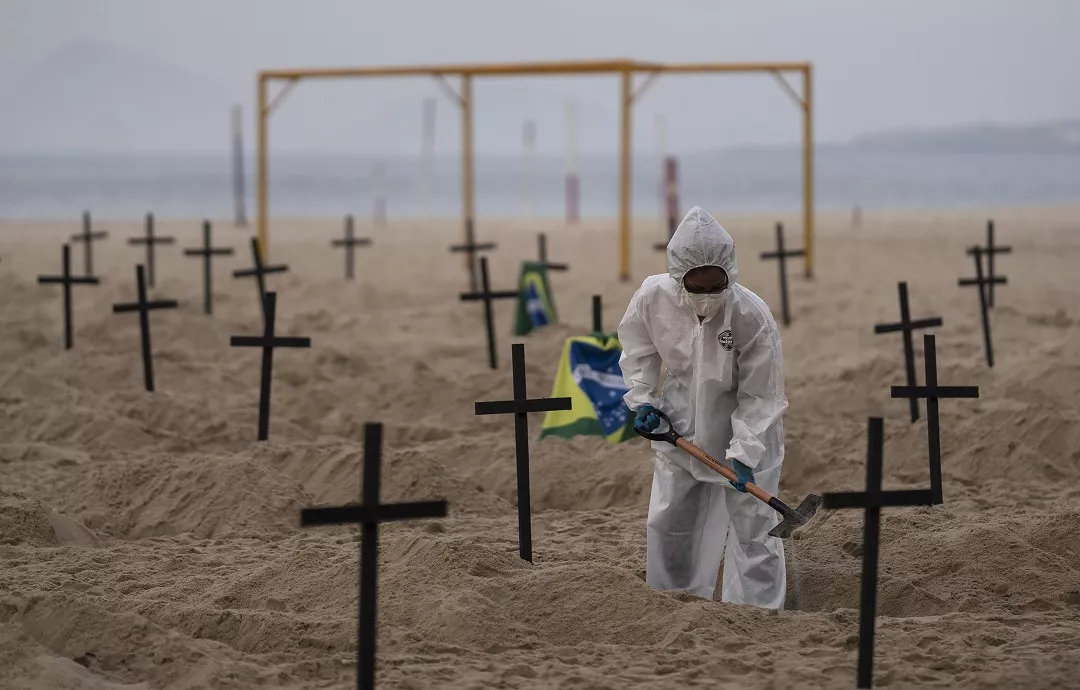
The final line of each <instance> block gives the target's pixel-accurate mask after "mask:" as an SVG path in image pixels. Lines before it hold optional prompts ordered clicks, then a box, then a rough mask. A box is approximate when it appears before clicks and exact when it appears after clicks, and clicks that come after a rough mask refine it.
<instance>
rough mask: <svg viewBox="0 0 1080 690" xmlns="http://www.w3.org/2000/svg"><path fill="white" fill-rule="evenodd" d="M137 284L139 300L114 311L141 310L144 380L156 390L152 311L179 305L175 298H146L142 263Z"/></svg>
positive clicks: (120, 305) (115, 308) (148, 386)
mask: <svg viewBox="0 0 1080 690" xmlns="http://www.w3.org/2000/svg"><path fill="white" fill-rule="evenodd" d="M135 285H136V288H137V291H138V301H136V302H128V303H124V304H114V305H113V308H112V310H113V313H114V314H120V313H123V312H130V311H137V312H139V331H140V332H141V334H142V361H143V380H144V381H145V383H146V390H148V391H153V390H154V359H153V354H152V353H151V352H150V312H151V311H152V310H154V309H176V307H177V306H179V305H178V304H177V302H176V300H174V299H158V300H147V299H146V275H145V274H144V272H143V266H142V264H139V265H138V266H136V267H135Z"/></svg>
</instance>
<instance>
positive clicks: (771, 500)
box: [634, 410, 822, 539]
mask: <svg viewBox="0 0 1080 690" xmlns="http://www.w3.org/2000/svg"><path fill="white" fill-rule="evenodd" d="M656 414H657V415H659V416H660V419H662V420H663V421H664V423H665V424H667V431H663V432H659V431H658V432H653V433H650V432H647V431H642V430H641V429H638V428H637V427H634V431H637V432H638V434H640V435H642V436H644V437H645V438H647V439H649V440H650V441H667V442H668V443H670V444H672V445H673V446H676V447H677V448H682V449H683V450H684V451H686V452H687V453H689V454H690V455H692V456H694V457H695V458H697V459H698V460H700V461H701V462H702V463H703V464H705V465H706V466H707V467H709V468H710V469H712V470H714V471H716V472H719V473H720V475H721V476H722V477H724V478H725V479H727V480H728V481H732V482H734V481H736V476H735V471H734V470H733V469H731V468H730V467H727V466H725V465H722V464H720V462H718V461H717V460H716V459H715V458H713V457H712V456H711V455H709V454H708V453H706V452H705V451H703V450H702V449H700V448H698V447H697V446H695V445H694V444H693V443H690V442H689V441H687V440H686V439H685V438H683V436H681V435H680V434H679V432H677V431H675V427H674V426H672V424H671V420H670V419H669V418H668V416H667V415H666V414H664V413H663V412H661V411H660V410H657V411H656ZM746 493H748V494H750V495H751V496H753V497H754V498H756V499H758V500H759V501H761V502H762V503H765V504H767V505H768V506H769V507H770V508H772V509H773V510H775V511H776V512H778V513H780V514H781V515H783V516H784V519H783V520H781V521H780V524H779V525H777V526H776V527H773V528H772V529H771V530H769V536H770V537H780V538H781V539H787V538H788V537H790V536H791V534H792V533H793V532H794V531H795V530H796V529H798V528H799V527H802V526H803V525H805V524H806V523H807V522H809V521H810V518H812V517H814V513H816V512H817V509H818V508H820V507H821V502H822V498H821V496H818V495H816V494H810V495H809V496H807V497H806V498H804V499H803V502H802V503H800V504H799V507H798V508H792V507H791V506H789V505H788V504H786V503H784V502H783V501H781V500H780V499H779V498H777V497H776V496H770V495H769V494H768V492H766V491H765V490H764V489H762V488H761V487H759V486H757V485H756V484H753V483H751V482H747V483H746Z"/></svg>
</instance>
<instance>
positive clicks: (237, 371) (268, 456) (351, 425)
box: [0, 208, 1080, 690]
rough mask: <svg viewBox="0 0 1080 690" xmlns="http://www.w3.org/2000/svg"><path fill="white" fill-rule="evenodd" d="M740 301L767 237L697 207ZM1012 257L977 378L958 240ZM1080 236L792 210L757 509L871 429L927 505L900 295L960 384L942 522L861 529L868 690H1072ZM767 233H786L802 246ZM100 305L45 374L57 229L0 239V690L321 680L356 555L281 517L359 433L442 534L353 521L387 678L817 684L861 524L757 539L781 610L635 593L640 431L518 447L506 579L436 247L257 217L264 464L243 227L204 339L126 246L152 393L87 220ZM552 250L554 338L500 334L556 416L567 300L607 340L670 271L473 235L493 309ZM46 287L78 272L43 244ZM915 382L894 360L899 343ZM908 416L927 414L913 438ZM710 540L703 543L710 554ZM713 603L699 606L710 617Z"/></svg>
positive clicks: (345, 628) (331, 657) (345, 495)
mask: <svg viewBox="0 0 1080 690" xmlns="http://www.w3.org/2000/svg"><path fill="white" fill-rule="evenodd" d="M711 210H712V211H713V212H714V213H715V215H716V216H717V217H718V218H719V219H720V221H721V222H722V223H723V224H724V225H725V226H726V227H727V228H728V230H729V231H730V232H731V233H732V234H733V236H734V237H735V239H736V243H737V251H738V255H739V263H740V269H741V276H740V282H742V283H743V284H744V285H746V286H747V287H749V288H750V289H752V290H754V291H756V292H757V293H758V294H759V295H761V296H762V297H763V298H764V299H765V300H766V301H767V302H768V303H769V304H770V305H772V308H773V311H774V313H776V314H779V297H778V281H777V277H776V276H777V273H776V265H775V262H772V261H769V262H765V261H761V260H759V259H758V258H757V257H758V253H759V252H761V251H763V250H766V249H769V248H771V246H772V243H773V222H774V221H775V220H777V219H775V218H771V217H764V216H756V217H743V216H740V217H726V216H725V215H724V214H723V212H722V209H711ZM988 217H993V218H994V219H995V220H996V224H997V237H998V241H999V242H1000V243H1007V244H1010V245H1012V247H1013V253H1012V254H1011V255H1006V256H1002V257H999V258H998V262H997V263H998V267H999V269H998V270H999V273H1001V274H1004V275H1007V276H1008V279H1009V285H1007V286H1004V287H1001V288H999V289H998V292H997V294H998V303H997V307H996V308H995V310H994V311H993V314H992V321H993V337H994V344H995V351H996V355H997V363H996V364H997V365H996V367H995V368H994V369H993V370H990V369H988V368H987V366H986V364H985V362H984V359H983V344H982V332H981V326H980V321H979V311H978V298H977V294H976V292H975V290H974V289H971V288H958V287H957V285H956V279H957V278H958V277H968V276H971V275H973V273H974V266H973V262H972V259H971V258H970V257H968V256H966V255H965V253H964V249H965V247H967V246H968V245H971V244H974V243H977V242H982V241H983V240H984V237H985V221H986V218H988ZM1078 218H1080V209H1078V208H1031V209H1024V208H1008V209H977V210H972V211H956V212H944V211H941V212H914V211H912V212H890V213H885V212H881V213H875V212H870V211H868V212H866V213H865V217H864V223H863V227H862V228H861V229H860V230H858V231H852V230H851V228H850V222H849V217H848V215H847V214H829V213H823V214H820V216H819V224H820V227H819V235H818V241H817V245H816V247H817V260H816V276H815V278H814V279H813V280H812V281H808V280H806V279H805V278H804V277H803V275H802V271H801V266H800V264H798V263H792V265H791V269H792V270H791V278H790V286H791V311H792V317H793V322H792V324H791V326H790V327H788V328H784V329H783V331H782V333H783V346H784V353H785V357H786V360H785V366H786V376H787V392H788V396H789V399H790V403H791V406H790V409H789V412H788V414H787V416H786V419H785V429H786V434H787V461H786V463H785V465H784V470H783V476H782V481H781V495H782V497H783V498H785V499H787V500H788V501H789V502H793V501H797V500H799V499H800V498H801V497H802V496H804V495H806V494H807V493H811V492H814V493H822V492H825V491H829V490H832V489H834V488H836V487H839V486H842V485H847V486H850V487H854V488H857V489H860V490H861V488H862V487H863V485H864V482H865V475H864V467H865V458H866V427H867V418H868V416H872V415H875V416H883V417H885V435H886V448H885V486H886V488H923V487H927V486H928V469H927V451H926V428H925V422H924V421H920V422H919V423H916V424H911V423H910V421H909V419H908V411H907V409H908V408H907V402H906V401H904V400H891V399H890V398H889V386H890V385H893V384H901V383H903V358H902V351H901V343H900V337H899V336H898V335H882V336H875V335H874V332H873V325H874V324H875V323H882V322H892V321H896V320H897V318H898V313H899V312H898V305H897V290H896V283H897V282H898V281H900V280H906V281H907V282H908V284H909V287H910V291H911V305H912V315H913V317H915V318H922V317H927V316H941V317H942V318H943V319H944V321H945V324H944V327H942V328H940V329H937V333H938V343H937V349H938V363H939V380H940V382H941V383H942V384H948V385H977V386H979V387H980V392H981V396H980V398H979V399H978V400H945V401H942V403H941V420H942V422H941V423H942V437H941V439H942V448H943V456H944V460H943V472H944V481H945V483H944V494H945V505H944V506H941V507H937V508H933V509H931V508H911V509H886V510H885V511H883V515H884V517H883V522H882V530H881V540H882V547H881V561H880V563H881V564H880V580H879V584H878V613H879V618H878V628H877V636H878V637H877V654H876V674H875V675H876V684H877V685H878V686H879V687H891V688H927V687H949V688H982V687H987V688H990V687H993V688H1014V687H1025V688H1049V687H1077V686H1080V483H1078V479H1080V425H1078V424H1077V413H1078V411H1080V410H1078V408H1080V302H1078V299H1077V298H1078V297H1080V279H1078V277H1077V269H1076V266H1077V265H1080V220H1077V219H1078ZM781 219H782V220H785V221H786V222H787V223H788V226H789V227H790V228H793V230H790V231H789V233H788V243H789V244H790V245H792V246H799V245H800V244H801V238H800V237H798V235H797V233H796V231H795V230H794V228H797V227H798V223H797V218H796V217H795V216H793V215H792V216H790V217H787V218H781ZM96 225H97V226H98V227H100V228H104V229H107V230H108V231H109V232H110V237H109V239H108V240H107V241H104V242H98V243H97V244H96V246H95V250H96V251H95V260H96V268H97V272H98V273H99V274H100V275H102V276H103V277H104V283H103V284H102V285H100V286H98V287H86V286H76V288H75V324H76V332H75V349H74V350H72V351H69V352H65V351H64V350H63V341H62V320H61V319H62V307H61V302H60V294H61V291H60V289H59V287H57V286H39V285H37V284H36V282H35V276H37V275H38V274H55V273H56V272H58V271H59V268H60V246H59V245H60V243H61V242H62V241H63V238H65V237H67V235H69V234H70V233H74V232H78V230H79V223H78V219H72V220H71V221H70V222H30V221H26V222H19V221H3V222H0V260H2V263H0V295H2V298H0V332H2V333H3V335H2V336H0V687H4V688H26V689H37V688H41V689H45V688H48V689H57V688H72V689H80V690H82V689H86V690H90V689H94V690H97V689H119V688H164V687H168V688H235V689H246V688H256V687H257V688H289V689H293V688H295V689H300V688H348V687H353V686H354V683H355V681H354V677H355V675H354V673H355V671H354V668H355V658H356V627H357V624H356V618H357V585H356V583H357V562H358V556H359V547H358V530H357V528H356V527H355V526H351V527H350V526H343V527H321V528H306V529H301V528H300V527H299V525H298V522H299V511H300V509H301V508H303V507H306V506H309V505H315V504H339V503H343V502H347V501H352V500H357V499H358V496H359V486H360V463H361V459H362V443H363V425H364V423H365V422H370V421H379V422H382V423H383V424H384V425H385V443H384V454H383V460H384V468H383V487H382V495H383V499H384V500H425V499H432V498H445V499H446V500H447V501H449V504H450V517H449V518H447V519H443V520H438V521H419V522H409V523H395V524H390V525H388V526H384V527H383V528H382V531H381V550H380V554H379V611H378V615H379V664H378V685H379V687H382V688H451V687H453V688H612V689H616V688H619V689H621V688H632V687H640V688H685V687H709V688H747V687H752V688H786V687H800V688H849V687H852V686H853V685H854V677H855V659H856V647H857V640H858V635H857V628H858V603H859V574H860V569H861V558H860V553H861V548H862V546H861V545H862V513H861V512H859V511H841V512H838V513H836V514H833V515H832V516H831V517H829V519H828V520H825V521H823V522H821V523H820V524H817V525H815V526H814V527H815V528H814V529H812V530H809V531H808V533H806V534H803V535H801V537H802V538H800V539H797V540H792V541H788V542H787V545H786V548H787V556H788V569H789V578H788V583H789V593H788V602H787V609H786V610H785V611H783V612H781V613H776V612H769V611H764V610H758V609H754V608H750V607H741V606H733V605H728V604H724V603H721V602H719V601H712V602H710V601H705V600H702V599H698V598H695V597H692V596H689V595H684V594H678V593H669V592H656V591H653V590H651V589H650V588H649V587H648V586H646V584H645V582H644V569H645V515H646V510H647V506H648V494H649V487H650V480H651V469H652V460H651V454H650V451H649V450H648V447H647V445H646V443H645V442H644V441H640V440H638V441H633V442H629V443H625V444H622V445H618V446H611V445H606V444H605V443H604V442H603V441H602V440H599V439H596V438H578V439H573V440H570V441H566V440H561V439H545V440H543V441H537V440H536V439H537V436H538V433H539V429H540V424H541V421H542V418H541V416H540V415H534V416H533V417H532V418H531V420H530V424H531V432H532V438H533V442H532V503H533V510H534V516H533V529H534V537H533V539H534V554H535V556H534V559H535V562H534V563H531V564H530V563H526V562H523V561H521V560H520V559H519V558H518V556H517V517H516V509H515V463H514V445H513V444H514V433H513V421H512V420H511V419H510V418H507V417H482V418H481V417H475V416H474V415H473V403H474V402H475V401H479V400H500V399H506V398H508V397H510V396H511V391H512V388H511V379H510V368H509V362H510V345H511V342H514V339H512V338H511V337H510V335H509V334H510V329H511V327H512V315H513V305H512V304H510V303H509V301H503V302H500V303H499V304H498V305H497V306H496V319H497V325H498V339H499V356H500V359H501V368H500V369H499V370H498V371H491V370H489V369H488V368H487V361H486V349H485V348H486V345H485V336H484V331H483V319H482V309H481V307H480V306H479V305H478V304H475V303H470V304H463V303H461V302H459V301H458V294H459V292H461V291H462V290H463V289H464V288H465V287H467V277H466V273H465V271H464V266H463V259H462V258H461V257H460V256H456V255H455V256H452V255H450V254H449V253H448V251H447V246H448V245H450V244H451V243H455V242H458V241H460V231H459V228H460V225H459V223H458V222H456V221H451V220H444V221H431V222H420V221H407V220H400V221H397V222H391V224H390V225H389V226H388V227H386V228H371V227H369V226H366V225H364V224H362V223H361V224H360V225H359V226H358V234H366V235H370V236H372V237H373V238H374V242H375V244H374V245H373V246H372V247H370V248H367V249H364V250H362V251H360V252H358V257H357V273H358V280H357V282H356V283H348V282H345V281H344V280H343V278H342V274H343V266H342V264H343V257H342V253H341V250H340V249H331V248H330V246H329V242H330V239H331V237H333V236H337V235H339V234H340V230H341V223H340V220H338V219H327V220H318V221H316V220H303V219H294V220H290V219H275V222H274V225H273V230H272V239H273V242H272V246H271V254H272V260H273V261H274V262H281V261H284V262H287V263H288V264H289V265H290V267H291V270H290V272H289V273H287V274H285V275H275V276H271V277H270V278H268V284H269V286H270V288H271V289H274V290H276V291H277V292H278V317H277V320H278V325H279V328H278V331H279V333H280V334H282V335H304V336H309V337H310V338H311V339H312V341H313V346H312V348H311V349H309V350H278V351H277V352H276V353H275V368H274V384H273V385H274V388H273V401H272V417H271V429H270V441H269V442H265V443H258V442H256V441H255V435H256V420H257V409H258V384H259V367H260V364H259V352H258V351H257V350H254V349H249V348H230V347H229V336H231V335H239V334H251V335H255V334H257V333H258V332H259V330H260V328H261V320H260V317H259V312H258V305H257V303H256V298H255V294H256V293H255V286H254V283H253V281H252V280H251V279H244V280H233V279H232V278H231V276H230V271H231V270H232V269H234V268H240V267H247V266H249V265H250V262H251V259H250V253H249V246H248V242H249V237H250V232H249V231H248V230H240V229H235V228H233V227H232V225H231V224H229V223H224V222H222V223H219V224H218V225H217V226H216V228H215V243H216V244H218V245H227V246H233V247H235V248H236V249H237V255H236V256H234V257H231V258H223V259H221V260H219V261H217V262H216V268H215V310H216V311H215V315H214V316H213V317H212V318H211V317H207V316H204V315H203V314H202V273H201V271H202V265H201V262H200V260H198V259H194V258H185V257H184V256H182V253H181V248H182V247H194V246H197V245H199V244H200V243H201V234H200V233H201V228H200V223H199V222H198V221H197V220H190V221H168V220H162V221H159V222H158V227H157V232H158V234H161V235H173V236H175V237H176V238H177V244H176V245H174V246H172V247H162V248H160V250H159V256H158V266H157V274H158V281H157V283H158V284H157V288H156V289H154V290H153V291H152V294H153V295H154V296H155V297H158V298H174V299H177V300H179V301H180V309H179V310H177V311H159V312H153V313H152V314H151V316H150V321H151V326H152V331H153V347H154V352H155V360H154V365H155V374H156V379H157V392H155V393H152V394H149V393H146V392H145V391H144V390H143V384H142V368H141V362H140V357H139V331H138V319H137V318H136V316H135V315H133V314H113V313H111V308H110V307H111V304H113V303H114V302H126V301H131V300H132V299H133V297H134V268H133V266H134V264H135V263H136V262H139V261H141V260H142V257H143V256H144V253H143V251H144V250H143V249H142V248H141V247H133V246H129V245H127V244H126V238H127V237H131V236H136V235H138V234H140V233H141V232H142V224H141V222H139V221H127V222H107V221H96ZM540 231H544V232H547V234H548V242H549V253H550V259H551V260H552V261H566V262H568V263H569V264H570V266H571V270H570V271H569V272H568V273H555V274H552V276H551V284H552V287H553V291H554V294H555V298H556V302H557V306H558V310H559V315H560V317H561V323H560V324H558V325H555V326H552V327H549V328H547V329H545V330H543V331H540V332H537V333H535V334H533V335H531V336H529V337H527V338H525V339H524V340H523V342H525V343H526V357H527V361H528V377H529V378H528V387H529V393H530V394H531V395H533V396H546V395H549V394H550V393H551V388H552V383H553V380H554V376H555V366H556V363H557V361H558V358H559V354H560V351H561V346H562V342H563V340H564V338H566V337H567V336H569V335H573V334H581V333H584V332H587V331H588V329H589V327H590V323H591V302H590V297H591V295H593V294H602V295H603V297H604V301H605V314H604V318H605V323H606V324H607V326H608V327H609V328H614V326H615V325H616V324H617V323H618V320H619V318H620V317H621V316H622V312H623V310H624V309H625V305H626V303H627V301H628V299H629V297H630V295H631V294H632V293H633V291H634V290H635V289H636V287H637V285H638V284H639V283H640V281H641V280H642V279H643V278H644V277H645V276H646V275H648V274H650V273H659V272H663V271H664V270H665V261H664V258H663V255H662V254H660V253H658V252H654V251H652V250H651V246H652V244H653V243H654V242H656V241H657V240H659V239H661V238H662V237H663V233H662V231H661V229H660V225H659V223H658V222H657V221H655V220H652V221H650V220H647V219H641V220H640V222H638V223H637V224H636V226H635V233H634V254H633V280H632V281H630V282H625V283H624V282H620V281H618V280H617V279H616V276H617V256H618V254H617V250H616V232H615V223H614V222H613V221H600V220H590V221H586V222H583V223H582V224H581V225H579V226H576V227H566V226H565V225H564V224H563V223H561V222H556V221H537V222H525V221H521V220H515V221H505V222H504V221H496V220H482V221H481V222H480V223H479V224H478V227H477V235H478V237H479V238H480V239H483V240H493V241H497V242H498V243H499V247H498V250H497V251H496V252H494V253H492V254H491V262H492V276H493V277H492V281H493V286H494V287H496V288H498V289H507V288H511V287H512V286H513V284H514V281H515V280H516V276H517V272H518V270H519V263H520V261H521V260H522V259H526V258H532V257H534V256H535V254H536V233H537V232H540ZM72 259H73V260H72V263H73V268H74V269H75V271H76V272H81V269H82V250H81V247H79V246H75V247H73V249H72ZM916 342H917V345H918V351H919V353H920V354H919V359H918V368H919V372H920V380H921V378H922V375H921V371H922V358H921V349H922V348H921V337H918V336H917V337H916ZM923 416H924V417H925V414H924V415H923ZM718 538H719V537H718ZM718 596H719V595H718Z"/></svg>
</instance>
